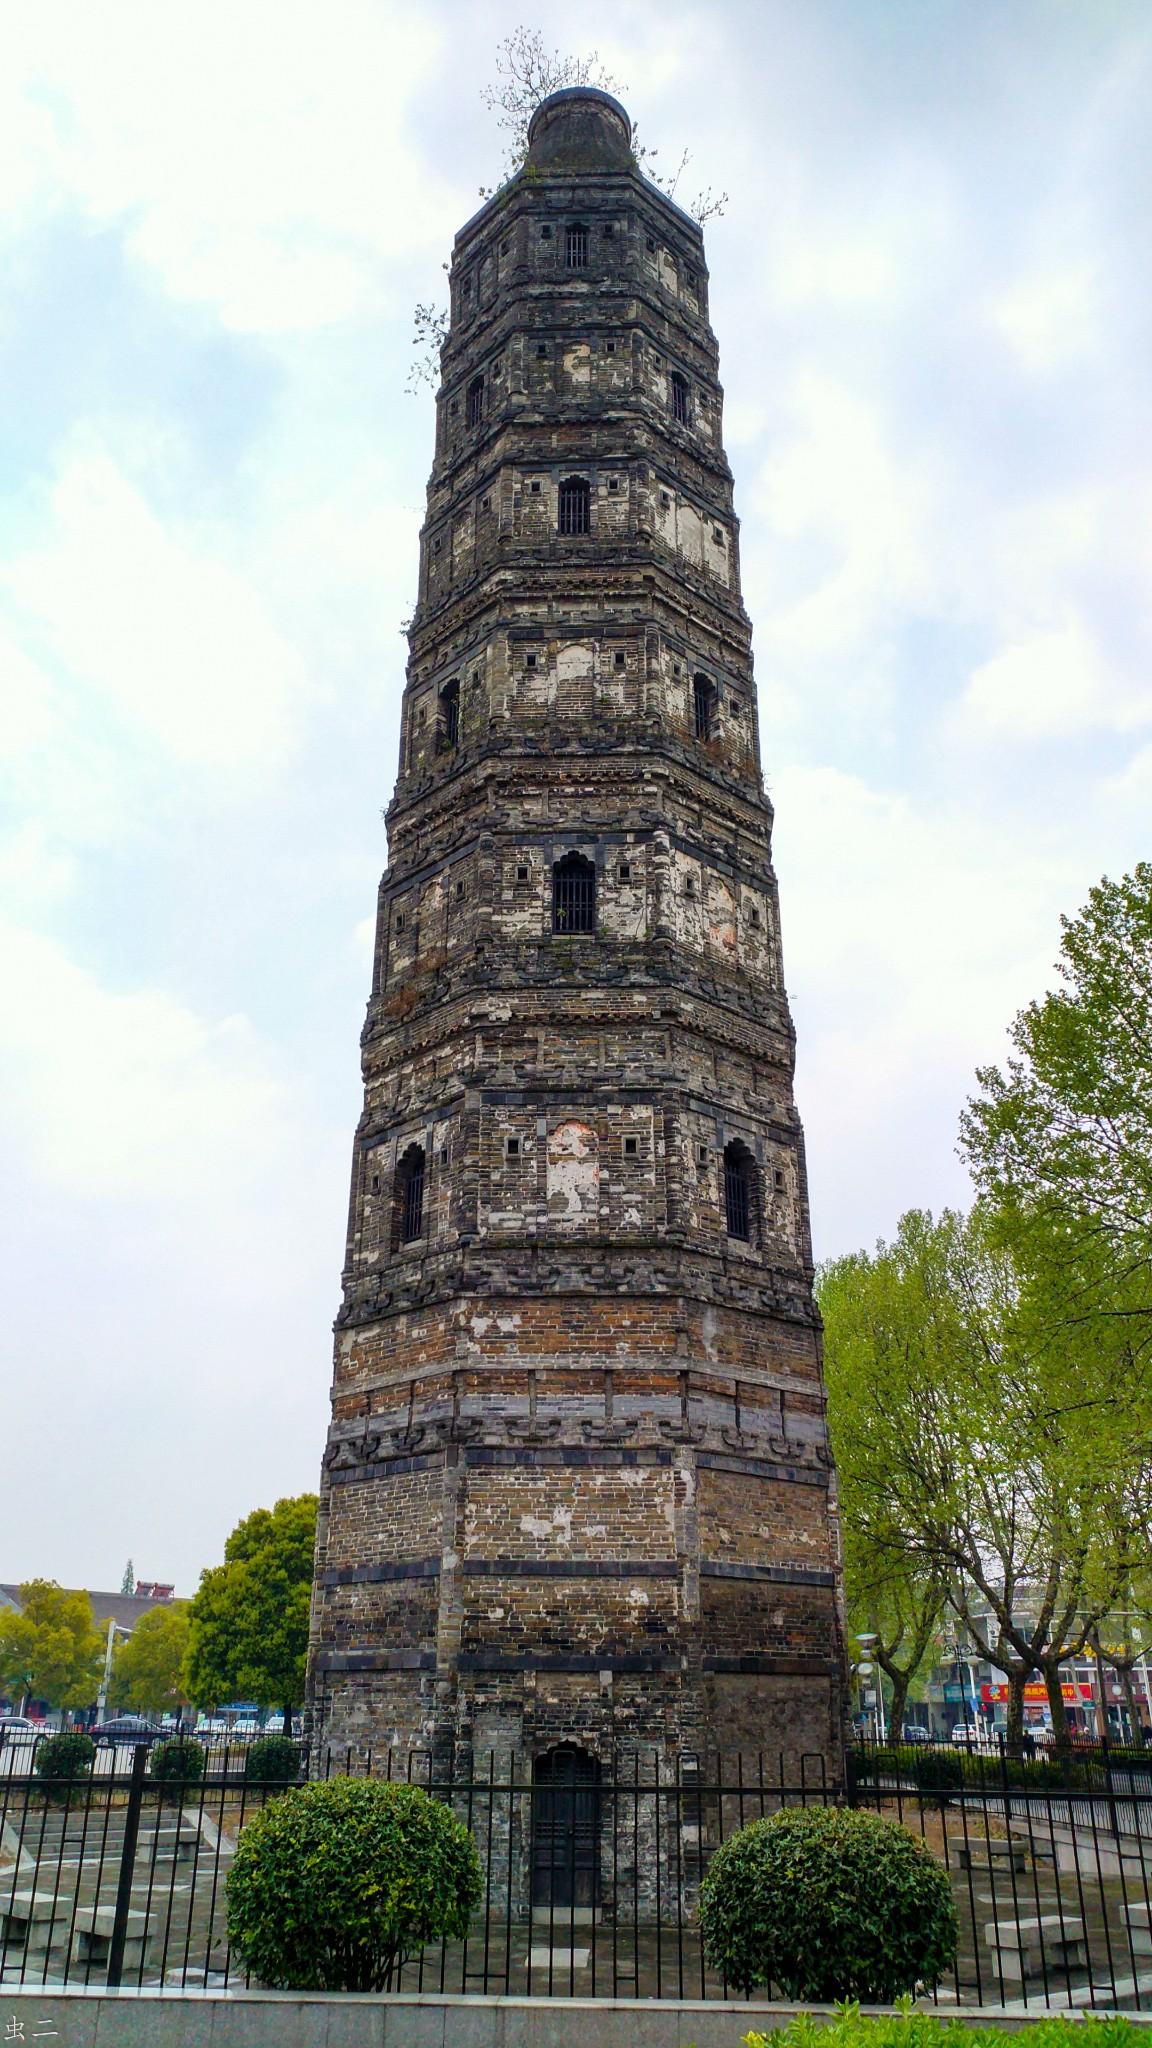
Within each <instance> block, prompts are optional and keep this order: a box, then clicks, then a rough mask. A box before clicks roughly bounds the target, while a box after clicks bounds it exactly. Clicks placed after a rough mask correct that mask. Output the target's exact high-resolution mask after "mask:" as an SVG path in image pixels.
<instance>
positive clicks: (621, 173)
mask: <svg viewBox="0 0 1152 2048" xmlns="http://www.w3.org/2000/svg"><path fill="white" fill-rule="evenodd" d="M630 143H631V132H630V126H629V122H628V117H627V115H626V114H625V112H624V110H623V108H622V107H620V106H619V105H618V103H617V102H616V101H615V100H613V99H611V98H610V97H609V96H608V95H607V94H605V93H602V92H596V91H592V90H588V89H579V90H576V91H570V92H563V93H557V94H554V95H553V96H552V97H551V98H550V99H547V100H545V101H544V102H543V104H542V105H541V106H540V107H539V108H538V110H537V112H536V115H535V117H534V119H533V122H532V127H531V139H530V148H529V154H528V161H527V164H526V167H525V168H524V170H522V171H521V172H520V173H519V175H517V176H516V177H514V178H513V179H512V180H511V181H510V182H509V183H508V184H506V185H505V186H503V187H502V189H501V190H500V191H499V192H498V193H497V194H496V195H495V197H494V198H492V199H491V200H489V201H488V203H487V204H486V205H485V206H484V207H483V208H482V209H481V211H480V212H479V213H478V214H476V216H475V217H474V218H473V219H472V220H471V221H469V223H468V225H467V226H466V227H465V228H464V229H462V231H461V233H460V234H459V236H458V237H457V240H456V245H455V250H454V253H453V260H452V268H451V331H450V334H449V336H448V339H447V341H446V342H445V344H444V348H443V354H442V383H441V388H440V393H439V397H438V400H437V414H436V453H435V461H434V465H433V470H432V478H431V483H430V485H429V490H428V510H427V518H426V520H425V523H424V528H423V533H422V536H421V542H420V587H419V599H418V603H417V606H416V611H415V616H414V618H413V620H412V626H411V634H410V649H411V652H410V662H409V668H408V680H407V688H406V691H405V696H404V710H403V726H402V734H401V744H400V772H399V778H398V781H397V785H396V793H395V797H394V799H393V802H392V806H391V809H390V811H389V813H388V834H389V848H390V865H389V867H388V869H387V871H386V873H385V875H384V878H383V881H382V882H381V885H380V899H379V919H378V925H377V942H376V956H375V971H374V976H373V984H372V994H371V999H370V1002H369V1005H368V1015H367V1022H366V1024H365V1027H364V1033H363V1069H364V1084H365V1103H364V1114H363V1117H362V1119H361V1122H360V1126H359V1129H358V1131H357V1135H356V1146H355V1162H354V1167H353V1175H352V1197H351V1209H350V1224H349V1236H348V1250H347V1260H346V1265H345V1271H344V1300H343V1306H342V1308H341V1310H340V1314H339V1318H338V1322H337V1338H336V1364H335V1381H334V1388H333V1412H332V1427H331V1432H330V1435H329V1440H328V1447H327V1450H326V1452H325V1456H324V1469H323V1481H322V1501H321V1517H320V1534H319V1543H318V1558H317V1564H318V1572H317V1586H316V1594H315V1602H314V1609H313V1631H312V1654H311V1672H310V1714H311V1728H312V1733H313V1736H314V1738H315V1739H316V1741H317V1742H318V1743H319V1744H320V1745H321V1747H327V1746H329V1745H331V1746H333V1747H343V1746H344V1745H351V1746H352V1748H353V1749H354V1750H355V1751H357V1752H359V1753H363V1752H364V1751H366V1750H368V1749H372V1750H373V1751H376V1752H379V1751H380V1750H382V1749H383V1748H384V1747H385V1746H388V1745H392V1746H393V1747H396V1748H398V1749H400V1750H408V1749H410V1748H413V1747H420V1748H432V1749H433V1750H436V1751H439V1752H441V1753H444V1752H445V1751H448V1752H451V1753H452V1754H453V1755H454V1756H456V1757H459V1756H460V1755H461V1754H463V1755H465V1756H467V1755H471V1756H472V1757H473V1758H476V1759H480V1758H483V1757H484V1756H486V1755H487V1754H488V1753H490V1752H492V1751H497V1752H499V1753H500V1754H501V1755H504V1754H507V1753H509V1752H511V1753H512V1755H513V1756H514V1757H515V1758H518V1759H520V1760H521V1763H522V1764H523V1765H524V1766H525V1767H531V1765H532V1764H533V1763H534V1762H535V1763H536V1764H537V1765H538V1764H539V1760H540V1758H541V1757H542V1756H544V1755H546V1754H547V1753H548V1752H554V1751H555V1750H556V1748H557V1746H558V1745H562V1746H564V1747H565V1749H566V1750H567V1751H568V1753H570V1754H571V1753H573V1752H574V1751H580V1752H586V1753H587V1755H588V1756H589V1757H590V1758H592V1759H598V1760H601V1761H602V1760H604V1759H605V1758H607V1757H608V1756H609V1754H610V1753H612V1752H614V1751H615V1752H616V1753H619V1752H620V1751H621V1750H632V1749H634V1748H636V1747H637V1746H638V1745H644V1746H646V1747H651V1748H653V1749H655V1750H656V1751H657V1752H659V1753H661V1754H663V1755H665V1756H669V1757H671V1756H673V1755H674V1754H677V1753H678V1754H683V1753H684V1752H685V1751H696V1752H702V1751H710V1752H715V1751H723V1752H728V1753H730V1752H733V1751H738V1750H740V1751H745V1752H747V1751H758V1750H759V1751H765V1752H770V1753H771V1754H772V1757H773V1768H775V1756H776V1753H778V1752H780V1751H783V1752H784V1753H785V1756H786V1758H787V1759H789V1760H790V1764H791V1767H792V1768H795V1769H798V1768H799V1767H800V1758H801V1756H802V1755H803V1754H804V1753H805V1752H807V1753H809V1754H810V1755H811V1754H815V1755H816V1756H818V1757H820V1758H823V1759H824V1760H825V1761H826V1763H827V1766H828V1768H829V1769H830V1771H831V1772H832V1773H833V1774H836V1773H838V1771H839V1758H840V1752H841V1742H842V1729H843V1712H844V1696H843V1687H844V1652H843V1640H842V1631H841V1622H840V1609H839V1602H838V1589H837V1571H838V1540H837V1532H836V1518H835V1494H834V1475H833V1470H832V1464H831V1459H830V1456H829V1452H828V1443H827V1436H826V1432H825V1423H824V1395H823V1389H822V1383H821V1374H820V1344H819V1326H818V1321H817V1318H816V1315H815V1313H814V1309H813V1303H812V1258H811V1251H810V1244H809V1228H808V1208H807V1192H806V1182H805V1168H804V1149H803V1140H802V1135H801V1129H800V1123H799V1119H798V1117H797V1113H796V1110H795V1108H794V1106H793V1100H792V1071H793V1029H792V1024H791V1020H790V1017H789V1012H788V1004H787V999H786V996H785V990H784V978H783V969H782V964H781V950H780V925H779V916H778V907H777V891H776V882H775V877H774V875H773V870H772V864H771V855H770V833H771V824H772V811H771V806H770V805H769V803H768V800H767V797H766V796H765V793H764V788H763V784H762V781H761V775H760V762H759V751H758V742H757V716H756V696H755V688H754V684H753V679H752V659H751V648H750V626H749V621H748V618H747V615H746V613H745V611H744V608H743V605H742V603H741V598H740V576H739V547H738V527H737V522H736V519H735V515H734V512H733V504H732V478H731V473H730V471H729V468H728V464H727V461H726V459H725V455H724V447H723V436H722V396H721V390H720V385H719V381H718V375H717V370H718V357H717V348H716V342H715V339H714V337H713V334H712V331H711V328H710V326H709V324H708V272H707V268H706V265H705V259H704V246H703V239H702V236H701V232H700V229H699V227H698V226H697V224H696V222H695V221H694V220H692V219H690V218H689V216H688V215H687V214H685V213H682V212H681V211H680V209H679V208H678V207H677V206H675V205H673V203H672V202H671V201H670V200H669V199H667V198H666V197H665V196H664V195H663V193H661V192H660V191H658V190H657V189H656V188H655V187H654V186H653V185H652V184H650V183H649V182H648V180H647V179H646V178H644V177H643V176H642V175H641V174H640V173H639V171H638V170H637V168H636V164H635V161H634V159H633V157H632V153H631V146H630Z"/></svg>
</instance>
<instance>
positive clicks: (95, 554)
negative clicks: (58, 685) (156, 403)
mask: <svg viewBox="0 0 1152 2048" xmlns="http://www.w3.org/2000/svg"><path fill="white" fill-rule="evenodd" d="M50 512H51V527H50V532H49V535H48V538H47V540H46V543H45V544H44V545H43V546H41V547H40V548H38V549H36V550H35V551H29V552H27V553H24V554H21V555H17V556H16V557H15V558H14V559H13V560H12V561H10V562H9V563H8V565H7V566H6V568H3V569H0V587H5V586H6V588H7V590H8V593H9V595H10V597H11V599H12V600H13V603H14V606H15V610H16V617H17V620H18V622H19V624H20V625H21V626H22V627H23V630H24V632H25V633H26V634H28V635H31V636H33V637H35V638H36V639H38V640H39V641H40V642H41V643H42V645H43V646H44V647H45V648H46V649H48V650H50V652H51V654H52V656H54V657H55V659H56V660H57V661H58V662H59V663H61V664H62V665H63V667H64V668H65V670H66V671H67V672H68V673H69V674H70V675H71V676H72V678H74V679H75V680H77V681H79V682H81V683H83V684H85V685H86V686H88V687H89V688H90V689H93V690H95V691H98V692H100V693H102V694H103V695H104V697H105V698H106V700H107V702H108V704H109V706H110V707H111V708H112V709H114V710H115V711H116V712H117V713H118V714H119V715H120V716H121V717H123V718H125V719H127V720H128V722H129V724H130V726H131V727H132V728H133V729H134V730H135V731H136V733H137V734H138V735H145V736H147V737H148V738H150V739H151V740H153V741H155V742H157V743H158V744H159V745H160V746H162V747H163V748H164V749H166V750H167V751H168V752H169V753H170V754H171V755H172V756H173V757H174V758H175V759H176V760H178V761H182V762H185V763H188V764H191V765H195V766H198V767H201V768H204V767H211V768H226V767H227V768H237V767H239V766H241V765H243V766H244V767H245V768H246V769H248V770H249V771H251V770H253V769H256V770H259V769H260V767H261V766H267V765H269V763H270V762H271V761H273V760H277V759H279V757H280V756H281V755H282V754H283V752H284V750H285V749H286V748H287V747H288V746H290V745H291V744H292V740H293V737H294V733H295V729H296V725H297V719H298V713H299V708H300V702H301V700H302V698H303V696H304V694H305V689H306V677H305V674H304V669H303V664H302V662H301V660H300V657H299V655H298V654H297V653H296V652H295V650H294V649H293V648H292V647H290V646H289V645H288V644H287V642H286V641H285V640H283V639H282V638H281V636H280V634H279V633H278V632H277V630H276V629H275V627H274V626H273V625H272V623H271V621H270V620H269V619H268V618H267V616H266V615H265V613H264V611H263V610H262V608H261V605H260V603H259V600H258V598H257V597H256V595H255V592H254V591H253V589H252V588H251V586H250V585H249V584H248V583H247V582H246V581H245V579H244V578H243V577H242V576H241V575H240V574H238V573H237V572H236V571H235V570H234V569H232V568H230V567H228V566H227V565H226V564H225V563H223V562H221V561H219V560H215V559H213V558H212V556H211V555H210V554H209V553H207V552H206V551H205V550H204V549H203V548H202V547H198V546H196V544H195V543H194V542H192V541H190V540H188V539H186V538H183V537H177V536H176V535H174V534H173V533H172V532H171V531H170V530H169V529H167V528H166V527H165V526H164V524H163V523H162V521H161V520H160V519H159V518H158V517H157V515H156V514H155V512H154V511H153V510H152V509H151V507H150V506H149V505H148V504H147V503H146V501H145V500H144V498H143V497H142V495H141V493H140V492H139V491H138V490H137V489H136V488H135V486H134V485H133V484H131V483H130V482H129V481H128V479H127V478H126V477H125V476H124V475H123V474H122V472H121V471H120V470H119V469H118V468H117V466H116V464H115V463H114V462H113V461H112V460H111V458H110V457H109V456H108V455H107V454H106V453H105V452H104V450H103V449H101V448H100V447H99V445H98V444H94V443H93V444H89V445H87V446H85V447H84V448H82V449H79V450H77V451H76V452H74V453H73V454H72V455H70V456H69V457H68V459H67V460H66V461H65V463H64V465H63V467H62V469H61V471H60V474H59V475H58V477H57V480H56V483H55V485H54V488H53V490H52V494H51V504H50Z"/></svg>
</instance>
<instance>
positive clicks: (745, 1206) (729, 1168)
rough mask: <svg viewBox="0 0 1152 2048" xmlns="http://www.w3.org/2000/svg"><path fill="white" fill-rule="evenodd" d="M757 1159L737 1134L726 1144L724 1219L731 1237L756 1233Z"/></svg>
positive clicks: (747, 1238) (749, 1235)
mask: <svg viewBox="0 0 1152 2048" xmlns="http://www.w3.org/2000/svg"><path fill="white" fill-rule="evenodd" d="M752 1176H753V1160H752V1154H751V1153H750V1152H749V1150H748V1147H747V1145H742V1144H741V1143H740V1140H739V1139H738V1138H734V1139H733V1141H732V1143H731V1144H730V1145H725V1147H724V1220H725V1222H726V1224H727V1227H728V1235H729V1237H740V1238H743V1239H744V1241H745V1243H748V1242H749V1241H750V1240H751V1237H752V1223H753V1211H754V1207H755V1203H754V1199H753V1197H754V1187H753V1178H752Z"/></svg>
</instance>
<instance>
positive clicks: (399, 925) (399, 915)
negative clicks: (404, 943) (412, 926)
mask: <svg viewBox="0 0 1152 2048" xmlns="http://www.w3.org/2000/svg"><path fill="white" fill-rule="evenodd" d="M396 929H397V931H398V932H402V931H403V929H404V912H403V911H402V910H398V911H397V912H396Z"/></svg>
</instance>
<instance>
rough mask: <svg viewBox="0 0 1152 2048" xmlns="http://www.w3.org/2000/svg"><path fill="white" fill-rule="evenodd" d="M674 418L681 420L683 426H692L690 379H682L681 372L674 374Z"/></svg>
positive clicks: (676, 371)
mask: <svg viewBox="0 0 1152 2048" xmlns="http://www.w3.org/2000/svg"><path fill="white" fill-rule="evenodd" d="M672 417H673V419H677V420H679V421H680V423H681V425H682V426H685V427H687V426H691V424H692V401H691V395H690V393H689V390H688V379H687V377H682V376H681V375H680V372H679V370H674V371H673V372H672Z"/></svg>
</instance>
